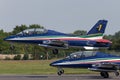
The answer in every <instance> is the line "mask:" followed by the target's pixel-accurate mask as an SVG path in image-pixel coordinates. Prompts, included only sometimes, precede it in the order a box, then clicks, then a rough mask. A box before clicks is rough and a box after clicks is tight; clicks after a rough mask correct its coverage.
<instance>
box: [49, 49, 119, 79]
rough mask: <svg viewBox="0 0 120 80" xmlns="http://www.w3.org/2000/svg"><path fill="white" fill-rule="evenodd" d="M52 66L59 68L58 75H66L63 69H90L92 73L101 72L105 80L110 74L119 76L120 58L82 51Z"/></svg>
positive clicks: (53, 63)
mask: <svg viewBox="0 0 120 80" xmlns="http://www.w3.org/2000/svg"><path fill="white" fill-rule="evenodd" d="M50 66H53V67H57V68H58V73H57V74H58V75H61V74H63V73H64V70H63V69H62V68H88V69H89V70H91V71H97V72H100V75H101V76H102V77H103V78H109V74H108V72H114V73H115V75H116V76H118V75H119V72H118V71H119V70H120V56H115V55H112V54H107V53H103V52H96V51H80V52H75V53H72V54H70V55H69V56H67V57H66V58H64V59H61V60H58V61H55V62H52V63H51V64H50Z"/></svg>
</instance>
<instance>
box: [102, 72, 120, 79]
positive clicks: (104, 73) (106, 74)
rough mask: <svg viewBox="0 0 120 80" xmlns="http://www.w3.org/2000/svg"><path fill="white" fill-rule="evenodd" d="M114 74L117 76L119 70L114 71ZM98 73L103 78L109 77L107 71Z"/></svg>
mask: <svg viewBox="0 0 120 80" xmlns="http://www.w3.org/2000/svg"><path fill="white" fill-rule="evenodd" d="M114 73H115V75H116V76H119V72H117V71H116V72H114ZM100 75H101V76H102V77H103V78H109V74H108V72H100Z"/></svg>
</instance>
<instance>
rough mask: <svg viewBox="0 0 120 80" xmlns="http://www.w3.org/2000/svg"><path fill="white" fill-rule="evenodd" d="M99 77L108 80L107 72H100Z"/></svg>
mask: <svg viewBox="0 0 120 80" xmlns="http://www.w3.org/2000/svg"><path fill="white" fill-rule="evenodd" d="M100 75H101V76H102V77H103V78H109V74H108V72H100Z"/></svg>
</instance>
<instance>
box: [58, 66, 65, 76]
mask: <svg viewBox="0 0 120 80" xmlns="http://www.w3.org/2000/svg"><path fill="white" fill-rule="evenodd" d="M57 74H58V75H59V76H61V75H62V74H64V70H63V69H62V68H58V72H57Z"/></svg>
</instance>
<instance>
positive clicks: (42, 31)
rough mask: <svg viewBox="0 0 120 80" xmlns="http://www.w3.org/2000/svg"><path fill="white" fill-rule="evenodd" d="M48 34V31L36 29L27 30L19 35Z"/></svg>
mask: <svg viewBox="0 0 120 80" xmlns="http://www.w3.org/2000/svg"><path fill="white" fill-rule="evenodd" d="M46 32H47V30H46V29H42V28H34V29H26V30H24V31H22V32H20V33H18V34H17V35H32V34H43V33H46Z"/></svg>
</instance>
